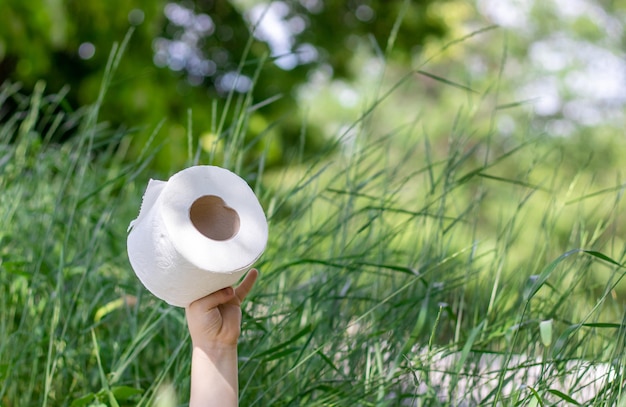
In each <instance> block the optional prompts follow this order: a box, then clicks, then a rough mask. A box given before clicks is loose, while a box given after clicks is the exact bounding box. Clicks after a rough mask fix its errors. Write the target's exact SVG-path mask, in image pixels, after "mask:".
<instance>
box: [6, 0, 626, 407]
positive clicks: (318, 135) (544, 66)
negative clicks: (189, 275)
mask: <svg viewBox="0 0 626 407" xmlns="http://www.w3.org/2000/svg"><path fill="white" fill-rule="evenodd" d="M173 4H174V3H171V4H169V5H166V4H158V3H150V4H148V3H146V4H143V3H140V2H137V3H136V4H135V3H132V4H131V3H125V4H124V5H123V6H122V5H119V4H118V5H115V2H112V3H106V4H104V3H103V4H101V5H96V4H93V5H83V4H78V3H76V4H74V3H73V2H45V4H44V2H41V4H37V2H31V3H28V4H22V3H20V2H13V1H10V0H8V1H5V2H4V3H2V5H3V6H5V10H6V12H7V13H8V14H7V15H11V16H12V18H11V19H8V20H7V21H12V23H11V24H7V25H0V39H1V42H2V44H3V45H2V47H0V50H1V51H2V53H1V54H0V56H1V57H2V62H1V63H0V66H1V67H2V69H0V71H2V75H4V77H3V79H4V81H3V84H2V87H1V89H0V101H1V103H0V106H1V109H0V113H1V114H0V120H1V122H2V124H1V125H0V140H1V141H0V148H1V150H0V188H1V190H2V193H1V194H0V242H1V245H0V298H1V300H0V404H2V405H3V406H4V405H6V406H22V405H50V406H53V405H70V406H87V405H93V406H95V405H110V406H115V405H161V406H171V405H179V404H182V405H184V404H185V402H186V400H187V394H188V386H189V378H188V374H189V356H190V348H189V339H188V334H187V330H186V326H185V321H184V314H183V312H182V310H180V309H174V308H172V307H169V306H167V305H166V304H163V303H162V302H160V301H158V300H156V299H155V298H153V297H151V296H150V295H149V294H148V293H147V292H146V290H145V289H144V288H143V287H142V286H141V285H140V283H139V282H138V280H137V279H136V278H135V276H134V275H133V273H132V271H131V269H130V266H129V264H128V260H127V258H126V254H125V250H126V249H125V239H126V232H125V231H126V227H127V225H128V223H129V222H130V220H132V219H133V218H134V217H135V216H136V214H137V211H138V206H139V202H140V199H141V195H142V193H143V190H144V188H145V185H146V183H147V180H148V178H166V177H167V176H169V174H171V173H173V172H175V171H177V170H179V169H181V168H183V167H184V166H188V165H192V164H196V163H201V164H215V165H221V166H224V167H227V168H230V169H232V170H234V171H236V172H237V173H239V174H241V175H242V176H244V177H245V178H246V179H247V180H248V181H249V183H250V184H251V185H252V186H253V188H254V189H255V191H256V193H257V195H258V196H259V199H260V200H261V202H262V204H263V206H264V208H265V210H266V213H267V217H268V220H269V223H270V232H271V233H270V241H269V243H268V248H267V251H266V252H265V254H264V256H263V257H262V259H261V261H260V262H259V264H257V266H258V267H259V269H260V270H261V279H260V280H259V284H258V286H257V287H256V288H255V290H254V292H253V293H252V295H251V298H250V299H249V301H247V305H246V309H245V318H244V319H245V321H244V332H243V336H242V341H241V346H240V357H241V360H240V369H241V370H240V371H241V373H240V377H241V379H240V382H241V404H242V405H258V406H265V405H278V406H281V405H285V406H287V405H293V406H299V405H313V406H315V405H320V406H321V405H389V406H392V405H424V406H426V405H428V406H430V405H448V404H453V405H478V404H493V405H495V404H498V403H502V404H504V405H532V404H534V405H546V404H553V403H559V404H563V403H569V404H577V403H580V404H584V403H587V404H592V405H625V403H626V396H625V395H624V393H623V388H624V376H623V374H624V323H623V318H624V294H625V288H624V283H623V281H622V277H623V273H624V267H623V266H622V264H623V262H624V255H625V251H624V228H623V226H622V219H621V214H622V211H623V205H624V204H623V202H622V191H623V189H624V181H623V180H622V174H621V166H620V162H621V157H622V156H623V154H624V152H625V146H624V143H625V141H624V139H623V136H622V132H623V130H622V129H623V127H624V116H623V102H624V98H623V90H624V87H625V86H626V79H625V76H626V75H624V74H623V71H622V70H621V69H622V68H623V65H620V61H621V60H622V59H623V58H622V55H621V53H620V51H619V50H620V49H621V48H620V47H621V46H622V45H623V38H624V27H623V24H622V23H621V21H622V20H623V19H622V18H621V17H623V12H624V5H623V4H621V3H620V2H611V3H607V4H605V3H599V2H590V1H589V2H587V1H580V2H577V3H576V4H574V3H568V4H569V5H570V6H569V7H568V8H567V10H566V9H564V8H563V7H561V5H562V4H561V2H558V1H556V0H555V1H550V2H537V3H535V2H531V1H528V2H513V1H511V2H492V1H486V0H485V1H478V2H476V3H473V2H462V1H447V2H436V3H431V2H410V1H406V2H391V3H390V5H388V7H383V6H380V5H378V4H377V3H367V2H348V3H346V4H347V6H346V7H347V8H346V9H344V8H343V7H344V5H343V3H340V2H323V3H320V2H306V1H302V2H298V3H295V2H294V3H282V2H275V3H273V6H272V7H279V8H278V9H277V10H276V9H273V10H274V11H271V13H279V14H278V15H280V13H283V14H282V15H283V17H284V18H295V17H297V16H300V17H302V16H306V17H307V19H305V22H306V24H309V25H306V27H307V30H305V31H302V32H301V33H300V34H299V35H297V36H295V37H294V39H293V43H291V45H290V46H291V48H289V49H288V51H289V52H286V51H284V50H283V52H284V53H276V52H275V51H276V49H275V48H272V47H276V44H272V42H271V41H270V40H268V39H267V38H265V39H264V38H263V37H262V38H257V39H256V40H254V36H251V34H250V31H249V21H254V20H250V19H251V17H250V16H251V15H252V11H250V10H253V6H254V5H255V4H254V3H249V4H248V3H245V2H242V3H235V2H232V3H225V2H224V3H220V2H216V3H211V2H206V3H204V2H197V3H184V4H179V5H173ZM280 4H282V5H283V6H281V5H280ZM315 4H323V6H324V7H323V8H322V9H321V10H317V9H315V7H314V5H315ZM503 4H504V5H505V6H502V5H503ZM572 4H574V6H572ZM277 5H278V6H277ZM307 5H308V6H307ZM285 6H288V7H287V9H285V8H284V7H285ZM100 7H105V8H108V7H110V9H100ZM167 7H169V9H168V8H167ZM176 7H178V8H176ZM280 7H283V8H282V10H283V11H281V9H280ZM363 7H366V8H363ZM183 8H184V10H187V11H184V10H183ZM139 10H141V12H139ZM257 10H264V9H257ZM268 10H272V9H271V8H270V9H268ZM285 10H287V12H285ZM316 10H317V11H316ZM337 10H341V12H338V11H337ZM359 10H360V11H359ZM269 12H270V11H266V13H269ZM370 12H371V13H370ZM82 13H84V14H82ZM176 13H179V17H180V15H183V14H184V15H186V16H187V17H188V18H191V17H193V18H194V19H193V21H199V22H198V24H200V27H206V24H208V23H207V20H206V18H205V17H201V16H203V15H206V16H210V19H211V21H213V23H214V24H215V31H214V34H211V36H209V37H211V38H208V39H205V41H204V42H201V44H202V47H199V48H198V49H202V50H203V54H202V56H203V58H205V60H212V59H211V58H214V54H211V52H217V51H215V47H217V48H219V47H223V48H224V49H227V51H228V52H229V56H228V58H226V59H224V61H225V64H224V65H219V68H218V64H217V62H215V64H216V66H215V69H216V71H215V72H216V73H215V75H214V76H211V75H207V76H206V77H205V76H203V75H199V74H198V72H200V73H202V72H205V71H201V69H204V68H198V69H200V71H198V72H196V71H194V70H193V69H192V68H193V64H192V65H189V66H187V65H186V64H185V65H184V66H183V67H179V68H177V66H176V62H175V61H174V60H168V59H167V58H169V57H172V55H171V54H167V53H166V54H163V55H162V56H161V57H163V58H165V59H161V60H160V59H159V58H161V57H159V56H158V55H159V50H161V48H160V47H159V44H161V45H163V44H168V42H167V41H170V42H171V41H177V40H182V39H183V37H184V38H187V39H189V35H188V36H187V37H185V30H188V29H189V26H188V25H185V24H182V20H177V18H179V17H176ZM180 13H183V14H180ZM185 13H186V14H185ZM190 13H191V14H190ZM368 13H369V14H368ZM372 13H373V14H372ZM82 15H84V16H89V17H85V18H80V17H79V16H82ZM340 15H343V16H344V20H343V21H348V22H349V21H350V20H349V19H348V20H345V18H348V17H346V16H350V15H352V16H354V18H355V20H353V23H354V24H352V25H350V24H347V23H346V24H344V25H341V24H339V23H338V22H337V21H334V20H333V18H336V17H337V16H340ZM104 16H106V18H105V17H104ZM359 16H360V17H359ZM368 16H369V18H368ZM53 17H54V18H53ZM180 18H182V17H180ZM302 18H303V19H304V17H302ZM361 20H365V21H361ZM177 21H178V22H180V23H181V24H178V23H177ZM189 21H191V20H189ZM203 21H204V23H203ZM247 21H248V22H247ZM59 22H60V23H59ZM330 23H332V24H330ZM202 24H205V25H202ZM294 24H295V23H294ZM324 24H328V25H324ZM296 25H297V24H296ZM220 26H221V27H224V26H228V27H231V28H232V30H233V33H232V35H233V36H232V37H231V38H233V41H236V42H235V43H233V45H229V46H226V45H223V44H227V42H226V40H225V39H224V37H222V38H219V37H218V34H217V33H218V28H219V27H220ZM129 28H130V31H129ZM335 29H336V30H338V31H337V32H334V30H335ZM89 32H91V33H92V34H90V35H91V36H90V35H87V34H86V33H89ZM128 32H130V34H127V33H128ZM196 34H197V33H196ZM222 35H224V34H223V33H222ZM212 36H215V38H212ZM192 37H193V36H192ZM159 38H160V39H159ZM157 39H158V40H157ZM116 40H117V41H116ZM85 43H90V44H92V45H93V47H94V49H95V53H94V54H93V55H92V56H91V57H90V58H87V59H81V57H80V55H83V57H85V56H88V55H89V53H87V54H79V53H78V49H79V48H80V46H81V45H82V44H85ZM146 44H148V45H147V46H146ZM199 44H200V43H199ZM303 44H312V45H313V46H314V48H315V50H316V51H317V55H316V57H315V58H314V59H313V60H311V61H309V62H307V63H306V64H305V63H303V64H300V62H298V65H297V66H293V67H291V68H290V69H287V68H289V66H286V65H283V66H282V67H281V65H280V64H281V63H282V64H288V63H289V62H288V61H287V62H285V61H284V60H283V61H282V62H279V61H280V60H281V58H285V55H286V56H287V59H288V58H289V56H290V55H292V54H293V55H296V56H302V54H303V53H298V52H294V53H292V52H291V51H294V50H296V48H297V46H298V45H303ZM346 49H348V50H349V52H348V53H346ZM89 50H90V48H89V47H87V49H85V48H84V47H83V49H82V51H81V52H87V51H89ZM104 50H106V51H104ZM109 50H111V52H109ZM211 50H213V51H211ZM305 50H306V47H305ZM309 50H310V48H309ZM92 51H93V49H92ZM218 54H219V52H218ZM77 55H78V57H77ZM64 58H66V59H64ZM60 61H65V62H60ZM170 62H172V63H173V64H174V66H172V65H170ZM292 62H293V61H292ZM155 64H156V65H155ZM159 65H163V66H162V67H161V68H159V67H158V66H159ZM201 65H202V64H201ZM300 65H302V66H300ZM66 66H67V67H68V68H67V69H66V68H64V67H66ZM174 68H177V69H174ZM196 68H197V67H196ZM171 71H173V72H171ZM232 72H235V73H236V74H238V75H240V81H244V82H245V79H244V76H241V75H245V77H246V78H248V79H249V82H247V83H249V86H248V87H246V88H241V89H239V90H237V84H238V83H240V82H236V81H233V82H228V81H226V80H225V79H224V77H226V76H227V75H228V74H229V73H232ZM620 72H622V74H621V75H622V76H620ZM194 75H195V76H194ZM198 76H202V77H201V78H199V77H198ZM231 77H232V75H231ZM220 78H221V79H220ZM225 81H226V82H225ZM220 83H221V84H222V85H223V84H224V83H226V84H228V83H230V86H226V87H223V88H221V89H220V86H221V85H220ZM241 83H243V82H241ZM65 84H71V86H70V87H69V88H68V87H64V85H65ZM163 118H165V119H163ZM294 118H295V119H294ZM294 123H295V124H294ZM464 403H465V404H464Z"/></svg>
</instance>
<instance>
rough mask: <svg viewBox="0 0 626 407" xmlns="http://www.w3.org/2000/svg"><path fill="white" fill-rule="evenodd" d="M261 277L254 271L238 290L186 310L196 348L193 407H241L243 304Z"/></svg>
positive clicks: (218, 294) (219, 293)
mask: <svg viewBox="0 0 626 407" xmlns="http://www.w3.org/2000/svg"><path fill="white" fill-rule="evenodd" d="M257 276H258V271H257V270H255V269H252V270H250V271H249V272H248V274H247V275H246V277H245V278H244V280H243V281H242V282H241V284H240V285H239V286H238V287H237V288H232V287H228V288H224V289H222V290H220V291H217V292H215V293H213V294H210V295H208V296H206V297H204V298H201V299H199V300H197V301H195V302H193V303H191V304H190V305H189V306H188V307H187V309H186V310H185V311H186V316H187V325H188V327H189V333H190V334H191V341H192V344H193V353H192V357H191V396H190V400H189V406H190V407H213V406H215V407H231V406H233V407H235V406H238V404H239V395H238V392H239V384H238V371H237V340H238V339H239V335H240V333H241V303H242V302H243V300H244V299H245V298H246V296H247V295H248V293H249V292H250V290H251V289H252V286H253V285H254V282H255V281H256V278H257Z"/></svg>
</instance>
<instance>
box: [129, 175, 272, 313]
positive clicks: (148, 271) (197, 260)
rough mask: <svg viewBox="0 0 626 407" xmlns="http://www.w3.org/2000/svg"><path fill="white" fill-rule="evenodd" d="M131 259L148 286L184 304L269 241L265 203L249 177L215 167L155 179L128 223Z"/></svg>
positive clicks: (235, 274)
mask: <svg viewBox="0 0 626 407" xmlns="http://www.w3.org/2000/svg"><path fill="white" fill-rule="evenodd" d="M129 230H130V233H129V234H128V241H127V250H128V258H129V259H130V263H131V265H132V267H133V270H134V271H135V274H137V277H138V278H139V280H141V282H142V283H143V285H144V286H145V287H146V288H147V289H148V290H149V291H150V292H152V294H154V295H155V296H157V297H158V298H160V299H162V300H164V301H166V302H168V303H169V304H171V305H175V306H178V307H186V306H187V305H189V304H190V303H191V302H193V301H195V300H197V299H199V298H202V297H204V296H206V295H208V294H210V293H212V292H214V291H217V290H220V289H222V288H224V287H227V286H230V285H232V284H234V283H235V282H237V280H238V279H239V278H240V277H241V276H242V275H243V274H244V273H245V272H246V270H247V269H248V268H249V267H250V266H251V265H252V264H253V263H254V262H255V261H256V260H257V259H258V258H259V257H260V256H261V254H262V253H263V251H264V250H265V245H266V243H267V232H268V231H267V221H266V219H265V214H264V212H263V208H262V207H261V205H260V203H259V201H258V200H257V198H256V196H255V195H254V192H252V189H250V187H249V186H248V184H247V183H246V182H245V181H244V180H243V179H241V178H240V177H239V176H237V175H236V174H234V173H232V172H230V171H228V170H226V169H224V168H220V167H215V166H206V165H203V166H195V167H190V168H187V169H185V170H182V171H180V172H178V173H176V174H174V175H173V176H172V177H170V179H169V180H168V181H167V182H164V181H156V180H150V182H149V183H148V187H147V189H146V192H145V193H144V196H143V202H142V204H141V209H140V211H139V216H138V217H137V219H135V220H134V221H132V222H131V223H130V226H129Z"/></svg>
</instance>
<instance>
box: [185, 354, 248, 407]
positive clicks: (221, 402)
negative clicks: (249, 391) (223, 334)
mask: <svg viewBox="0 0 626 407" xmlns="http://www.w3.org/2000/svg"><path fill="white" fill-rule="evenodd" d="M237 377H238V376H237V346H236V345H235V346H216V347H207V346H195V345H194V347H193V354H192V357H191V397H190V400H189V406H190V407H213V406H215V407H236V406H238V404H239V401H238V400H239V395H238V392H239V384H238V379H237Z"/></svg>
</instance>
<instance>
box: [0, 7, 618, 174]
mask: <svg viewBox="0 0 626 407" xmlns="http://www.w3.org/2000/svg"><path fill="white" fill-rule="evenodd" d="M0 10H1V11H2V15H3V17H2V19H3V22H4V23H3V24H0V83H5V84H6V83H7V81H9V82H11V83H19V84H20V85H21V89H22V92H23V93H25V94H30V93H32V89H33V87H34V85H35V83H36V82H37V81H39V80H42V79H43V80H44V81H45V93H47V94H53V93H57V94H58V93H61V94H63V95H65V101H64V103H63V104H62V105H61V106H60V107H59V108H60V109H65V110H68V111H73V110H76V109H79V108H80V106H85V105H89V104H91V103H93V102H94V101H95V100H96V97H97V95H98V89H99V86H100V83H101V81H102V77H103V73H104V70H105V67H106V64H107V60H108V59H109V55H110V53H111V50H112V47H113V46H114V44H115V43H118V44H119V43H120V42H122V41H123V39H124V38H125V36H126V35H127V34H129V33H130V39H129V42H128V48H127V50H126V52H125V54H124V55H123V57H122V59H121V62H120V65H119V68H118V71H117V73H116V75H115V77H114V80H113V83H112V84H111V86H110V87H109V89H108V94H107V97H106V99H105V103H104V106H103V108H102V109H101V113H100V118H101V120H102V121H105V122H106V123H108V126H109V127H110V128H111V129H117V130H118V131H119V129H120V128H123V127H124V126H145V128H141V127H139V128H132V129H126V130H125V131H128V132H131V133H134V139H135V140H136V142H134V143H133V144H132V146H131V150H132V149H134V150H140V149H141V146H142V142H144V141H145V140H147V139H148V137H149V135H150V134H151V133H152V131H153V129H154V126H155V125H156V123H159V122H160V121H161V120H163V119H164V122H163V127H162V128H161V130H160V131H159V132H158V134H157V138H158V141H159V143H162V144H161V146H162V148H161V149H160V151H159V153H158V155H157V157H156V159H155V161H154V162H153V166H154V167H155V168H157V169H159V170H162V171H164V172H170V171H172V170H174V169H176V168H179V167H180V166H181V165H182V164H183V162H184V159H185V157H186V153H187V147H186V145H187V141H186V133H187V131H191V133H192V134H193V137H194V142H195V143H197V145H198V146H204V148H206V149H209V148H210V147H209V146H211V145H212V143H214V142H215V138H216V137H217V135H216V134H213V133H212V130H213V131H214V130H215V128H216V126H215V122H216V121H218V119H219V118H220V117H221V116H220V114H221V112H222V109H223V106H224V101H225V100H227V99H228V98H229V97H231V98H233V97H235V98H236V97H238V96H241V95H249V96H250V97H251V98H252V106H254V112H253V114H251V115H250V118H249V121H248V122H247V123H246V126H247V129H246V132H247V136H246V137H248V138H249V139H251V140H253V139H254V138H255V137H258V136H259V135H262V137H261V141H260V142H258V143H256V149H252V150H251V151H250V153H251V154H253V155H258V154H259V151H265V152H266V154H267V156H266V163H265V165H266V166H267V167H272V166H281V165H285V163H286V157H289V156H290V154H292V153H293V152H294V150H300V149H301V145H302V144H301V141H302V139H303V138H304V139H305V140H306V143H305V148H304V154H305V155H307V154H308V155H310V156H313V155H314V154H315V152H316V151H317V150H318V149H320V148H323V146H324V145H325V144H328V139H329V138H332V137H334V136H335V135H337V134H339V133H341V131H342V130H341V129H342V127H343V126H346V125H349V123H352V122H353V121H354V120H355V118H356V117H358V112H360V111H362V109H363V107H364V106H365V105H366V104H367V97H368V96H367V95H366V94H365V93H364V92H363V90H364V89H371V88H372V87H376V86H377V84H380V83H381V77H382V74H381V72H383V71H384V75H385V78H387V81H388V82H389V83H393V82H394V80H397V79H398V78H400V77H402V76H403V75H406V74H407V73H408V72H411V71H417V70H420V69H421V68H424V69H425V70H426V71H428V73H431V74H433V75H435V76H436V77H440V78H448V79H449V80H451V81H455V82H458V83H461V84H464V85H465V86H467V87H469V88H471V87H476V89H480V88H481V87H483V85H484V84H485V83H492V84H495V83H496V80H497V76H496V75H497V72H498V71H499V70H500V71H501V72H500V74H501V76H503V77H504V76H505V77H506V78H507V81H503V83H505V82H506V86H505V85H504V84H503V85H502V86H501V87H502V88H501V89H499V90H498V91H499V92H500V94H501V95H502V98H501V99H502V100H505V99H506V100H508V101H509V102H512V101H516V102H519V101H524V103H525V104H528V105H530V106H531V108H532V109H531V112H532V114H531V116H532V119H531V120H532V122H533V124H536V125H538V126H539V127H536V128H537V129H539V130H540V131H544V130H545V131H546V134H547V135H548V136H550V137H568V138H576V137H578V136H583V137H584V136H587V135H588V134H587V133H586V131H587V130H588V129H589V128H598V127H600V128H603V129H606V128H611V127H617V128H620V127H621V126H622V125H623V124H624V123H623V119H624V117H623V110H624V109H623V106H624V102H625V101H626V63H625V61H624V55H623V51H622V50H623V49H624V41H625V38H626V36H625V31H624V21H626V18H625V14H626V2H624V1H608V0H607V1H599V0H547V1H534V0H475V1H470V0H441V1H432V0H421V1H401V0H391V1H384V2H381V1H373V0H349V1H337V0H299V1H295V0H294V1H273V2H262V1H253V0H232V1H214V0H198V1H181V2H167V1H154V0H130V1H119V0H112V1H106V2H80V1H73V0H54V1H44V0H33V1H28V2H23V1H21V0H2V2H1V3H0ZM490 28H492V29H490ZM482 31H486V32H483V33H481V34H477V32H482ZM466 36H467V37H468V38H466V39H465V40H463V41H462V43H461V45H457V46H450V45H454V44H455V41H459V40H460V39H463V38H464V37H466ZM446 44H447V45H448V46H446ZM426 63H428V65H427V66H426V67H425V64H426ZM511 78H514V80H510V79H511ZM413 82H417V83H418V85H417V86H413V88H412V89H411V91H410V93H403V92H399V93H398V94H397V95H395V96H394V98H395V99H394V102H393V103H389V104H388V106H389V107H387V108H386V110H387V111H388V114H385V115H381V117H379V118H378V120H377V121H379V122H380V123H379V125H378V127H379V128H380V129H385V127H386V126H387V125H389V123H393V121H394V120H397V118H398V117H401V116H402V115H404V116H405V115H406V111H407V110H408V111H410V110H413V111H418V110H419V111H421V112H424V111H425V109H426V106H427V105H428V104H432V103H437V105H438V106H439V107H443V108H445V106H446V103H448V106H449V108H450V109H451V111H454V110H455V109H456V107H455V106H454V105H452V104H450V103H449V101H448V100H447V99H446V97H445V95H443V94H442V92H443V90H442V88H444V89H445V87H442V86H436V85H439V84H438V83H437V82H436V81H434V80H433V79H432V78H430V77H428V76H424V75H417V76H416V78H415V81H413ZM457 95H458V94H457ZM415 96H418V97H419V99H418V98H416V97H415ZM408 97H410V98H411V99H410V100H408V99H407V98H408ZM403 98H404V99H403ZM10 102H11V101H6V103H4V104H3V106H2V110H1V112H2V113H1V115H2V116H0V117H8V115H9V111H10V110H11V104H10ZM13 103H16V102H13ZM189 111H191V114H190V113H189ZM223 111H225V112H226V114H232V113H234V110H233V109H231V110H230V111H228V110H227V109H224V110H223ZM231 112H232V113H231ZM451 114H452V113H451ZM525 114H528V110H526V111H525ZM190 119H191V120H190ZM514 119H515V118H514V117H511V116H510V115H502V116H501V117H499V118H498V123H497V126H498V129H499V131H501V132H502V133H503V134H513V133H514V132H515V131H517V130H519V129H515V126H516V124H515V123H516V120H514ZM436 120H437V118H433V121H436ZM385 121H388V123H385ZM189 124H191V125H192V129H191V130H190V129H189ZM431 124H432V125H433V126H434V127H433V129H432V131H433V132H434V133H433V134H432V135H433V136H434V137H436V136H437V132H438V131H445V130H443V129H441V128H439V127H438V126H437V124H436V123H431ZM383 131H384V130H383ZM74 132H75V129H71V128H67V126H65V128H63V129H59V131H57V132H56V134H55V138H56V139H58V140H61V141H62V140H64V139H66V138H68V137H71V136H72V134H73V133H74ZM135 154H137V151H135Z"/></svg>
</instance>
